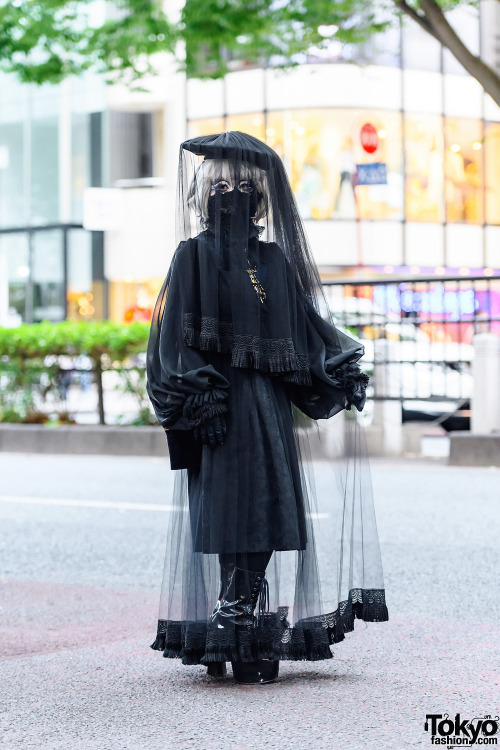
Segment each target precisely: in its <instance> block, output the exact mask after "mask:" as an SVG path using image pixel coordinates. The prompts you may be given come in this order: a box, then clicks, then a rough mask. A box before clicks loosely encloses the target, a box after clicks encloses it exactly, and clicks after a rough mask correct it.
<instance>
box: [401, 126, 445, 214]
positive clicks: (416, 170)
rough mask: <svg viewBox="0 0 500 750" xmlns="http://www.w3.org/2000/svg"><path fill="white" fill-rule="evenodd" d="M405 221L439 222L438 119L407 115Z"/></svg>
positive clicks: (440, 137) (440, 154) (440, 151)
mask: <svg viewBox="0 0 500 750" xmlns="http://www.w3.org/2000/svg"><path fill="white" fill-rule="evenodd" d="M405 155H406V180H405V191H406V195H405V199H406V218H407V219H408V221H438V222H442V221H443V218H444V211H443V183H444V179H443V131H442V120H441V118H440V117H438V116H434V115H431V116H428V115H427V116H426V115H406V117H405Z"/></svg>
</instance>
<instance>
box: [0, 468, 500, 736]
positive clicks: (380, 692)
mask: <svg viewBox="0 0 500 750" xmlns="http://www.w3.org/2000/svg"><path fill="white" fill-rule="evenodd" d="M371 467H372V478H373V486H374V494H375V503H376V513H377V524H378V530H379V537H380V542H381V548H382V559H383V564H384V573H385V586H386V594H387V604H388V608H389V616H390V620H389V622H387V623H363V622H360V621H359V620H356V623H355V630H354V632H353V633H348V634H347V635H346V640H345V641H343V642H342V643H340V644H337V645H336V646H335V647H334V649H333V652H334V658H333V659H332V660H330V661H328V662H320V663H317V664H311V663H289V662H284V663H282V665H281V669H280V675H281V677H280V681H279V682H278V683H276V684H274V685H267V686H255V687H244V686H238V685H236V684H234V683H233V681H232V679H231V678H230V677H229V678H228V679H226V680H223V681H221V682H213V681H211V680H210V679H209V678H207V677H206V676H205V671H204V669H203V668H201V667H185V666H182V665H181V664H180V663H179V662H178V661H177V660H168V659H164V658H163V657H162V655H161V654H160V653H159V652H155V651H152V650H151V649H150V648H149V644H150V643H151V642H152V641H153V639H154V636H155V628H156V619H157V610H158V597H159V590H160V584H161V572H162V567H163V557H164V546H165V534H164V531H165V524H166V512H165V511H164V510H163V509H162V507H163V506H165V505H167V504H168V501H169V496H170V490H171V486H172V474H171V472H170V470H169V468H168V464H167V461H166V460H163V459H144V458H129V457H127V458H121V457H111V456H102V457H93V456H43V457H42V456H37V455H30V454H25V455H24V454H7V453H0V517H1V526H0V586H1V591H2V594H1V599H0V694H1V696H2V697H1V700H0V731H1V734H0V747H1V748H2V749H3V750H18V749H19V750H24V749H25V748H26V749H29V748H39V749H43V750H48V749H49V748H50V750H52V748H53V749H54V750H56V748H57V749H58V748H61V749H62V748H64V750H80V749H81V750H87V749H88V750H91V749H93V748H98V749H99V750H121V749H122V748H123V749H127V750H128V749H129V748H130V750H160V749H161V750H170V748H197V749H198V748H200V749H201V750H215V749H217V750H260V748H270V749H272V750H274V749H275V748H276V749H278V748H279V749H280V750H288V749H290V750H296V749H299V748H306V749H307V750H309V748H310V749H311V750H312V749H314V750H323V749H325V750H326V749H327V748H328V749H330V748H332V750H333V749H336V748H344V747H346V746H347V745H349V746H350V747H351V748H353V750H366V749H370V750H371V749H372V748H373V749H374V750H375V749H376V750H386V749H387V750H402V749H403V748H413V747H418V748H420V747H422V748H427V747H432V746H433V745H432V743H431V739H430V733H429V732H426V731H425V730H424V723H425V716H426V714H428V713H439V714H443V715H444V714H449V715H450V717H451V718H454V716H455V714H456V713H460V715H461V719H465V718H468V719H469V718H470V719H472V718H473V717H478V716H484V714H491V715H493V716H494V715H498V714H499V708H500V706H499V703H500V689H499V681H500V678H499V675H500V669H499V667H500V663H499V662H500V658H499V654H500V625H499V623H500V601H499V597H498V590H499V585H498V581H499V571H500V548H499V545H498V530H499V519H500V470H498V469H497V470H494V469H466V468H459V467H448V466H446V465H445V464H444V463H443V462H442V461H441V460H435V461H425V460H424V461H421V460H420V461H418V460H417V461H408V460H407V461H399V462H396V461H395V462H390V461H386V460H372V462H371Z"/></svg>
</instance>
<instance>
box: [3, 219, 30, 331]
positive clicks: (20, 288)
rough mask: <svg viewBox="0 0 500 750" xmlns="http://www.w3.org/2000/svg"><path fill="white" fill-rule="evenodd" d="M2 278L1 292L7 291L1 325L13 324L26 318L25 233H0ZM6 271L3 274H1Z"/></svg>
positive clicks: (26, 260) (26, 256)
mask: <svg viewBox="0 0 500 750" xmlns="http://www.w3.org/2000/svg"><path fill="white" fill-rule="evenodd" d="M0 259H1V269H2V272H3V273H2V279H0V284H2V285H3V284H5V283H6V284H7V289H6V290H5V287H4V286H2V290H1V292H0V293H1V294H5V293H7V295H8V301H7V306H6V307H7V310H6V313H7V321H6V322H5V323H2V325H5V324H7V325H9V326H15V325H19V324H20V323H22V322H23V321H25V320H26V293H27V289H28V277H29V260H28V237H27V235H26V234H24V233H23V234H21V233H19V234H17V233H15V234H14V233H13V234H3V235H0ZM5 271H6V274H5V276H4V275H3V274H4V273H5Z"/></svg>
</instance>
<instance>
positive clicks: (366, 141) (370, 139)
mask: <svg viewBox="0 0 500 750" xmlns="http://www.w3.org/2000/svg"><path fill="white" fill-rule="evenodd" d="M361 145H362V146H363V148H364V150H365V151H366V153H367V154H373V153H374V152H375V151H376V150H377V149H378V135H377V130H376V128H375V127H374V126H373V125H372V124H371V122H365V124H364V125H363V127H362V128H361Z"/></svg>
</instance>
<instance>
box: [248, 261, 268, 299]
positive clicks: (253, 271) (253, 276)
mask: <svg viewBox="0 0 500 750" xmlns="http://www.w3.org/2000/svg"><path fill="white" fill-rule="evenodd" d="M247 263H248V268H247V274H248V275H249V276H250V281H251V282H252V286H253V288H254V289H255V293H256V295H257V297H258V298H259V299H260V301H261V302H262V303H264V300H265V299H266V293H265V291H264V287H263V286H262V284H261V283H260V281H259V279H258V278H257V266H256V267H255V268H252V266H251V265H250V261H249V259H248V258H247Z"/></svg>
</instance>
